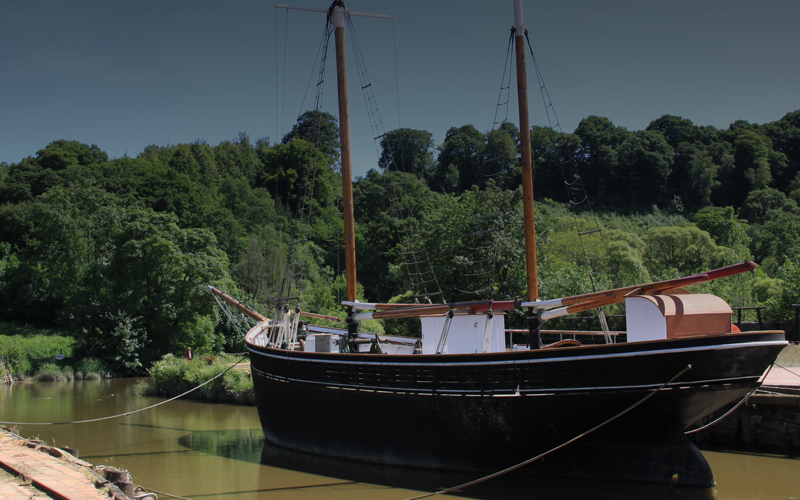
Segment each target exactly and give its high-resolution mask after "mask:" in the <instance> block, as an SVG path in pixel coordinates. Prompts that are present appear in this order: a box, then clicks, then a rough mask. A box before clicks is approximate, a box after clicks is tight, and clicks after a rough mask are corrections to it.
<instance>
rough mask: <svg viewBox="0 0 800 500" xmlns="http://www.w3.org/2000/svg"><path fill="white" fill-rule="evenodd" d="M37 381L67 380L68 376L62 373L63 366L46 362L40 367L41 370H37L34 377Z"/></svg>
mask: <svg viewBox="0 0 800 500" xmlns="http://www.w3.org/2000/svg"><path fill="white" fill-rule="evenodd" d="M34 378H35V380H36V381H37V382H66V381H67V377H65V376H64V374H63V373H61V368H59V367H58V366H57V365H56V364H54V363H44V364H43V365H42V366H40V367H39V370H38V371H37V372H36V376H35V377H34Z"/></svg>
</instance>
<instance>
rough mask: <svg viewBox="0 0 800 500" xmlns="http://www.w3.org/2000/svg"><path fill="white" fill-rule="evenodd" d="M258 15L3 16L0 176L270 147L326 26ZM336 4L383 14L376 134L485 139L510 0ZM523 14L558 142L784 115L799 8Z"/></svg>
mask: <svg viewBox="0 0 800 500" xmlns="http://www.w3.org/2000/svg"><path fill="white" fill-rule="evenodd" d="M275 3H277V2H275ZM275 3H268V2H263V1H258V2H257V1H250V0H226V1H222V0H215V1H211V0H191V1H189V0H162V1H151V0H139V1H136V2H133V1H127V0H118V1H107V0H104V1H99V0H71V1H69V2H65V1H60V0H3V1H2V2H0V162H2V161H4V162H8V163H15V162H18V161H20V160H22V159H23V158H24V157H26V156H29V155H34V154H35V153H36V151H37V150H39V149H41V148H43V147H45V146H46V145H47V144H48V143H50V142H51V141H54V140H56V139H71V140H78V141H81V142H85V143H87V144H97V145H98V146H99V147H100V148H101V149H103V150H104V151H106V152H107V153H108V154H109V156H111V157H112V158H113V157H121V156H123V155H125V154H126V153H127V154H128V155H129V156H136V155H138V154H139V153H140V152H141V151H142V150H143V149H144V148H145V147H146V146H148V145H150V144H156V145H167V144H176V143H181V142H193V141H195V140H198V139H204V140H206V141H208V142H209V143H210V144H212V145H214V144H217V143H219V142H220V141H223V140H232V139H234V138H235V137H236V136H237V135H238V133H239V132H246V133H248V134H249V135H250V137H251V138H252V139H253V140H255V139H258V138H262V137H269V138H270V140H271V141H273V142H274V141H275V140H276V139H277V140H279V139H280V137H282V135H283V134H285V133H286V132H287V131H288V130H289V129H290V128H291V125H292V124H293V123H294V121H295V119H296V118H297V115H298V114H299V113H300V112H301V111H302V110H303V109H308V108H309V107H311V106H313V90H311V91H310V92H312V93H311V94H309V95H308V96H306V100H305V105H304V106H303V105H302V103H303V95H304V92H305V89H306V86H307V84H308V83H309V79H310V77H312V65H313V64H314V60H315V57H316V53H317V48H318V47H319V43H320V40H321V38H322V32H323V29H324V23H325V21H324V17H323V16H322V15H321V14H315V13H309V12H298V11H289V13H288V16H287V12H286V10H276V9H275ZM280 3H284V4H289V5H295V6H304V7H311V8H319V9H325V8H327V7H328V6H329V2H328V1H326V0H281V2H280ZM347 5H348V7H349V8H350V10H352V11H362V12H374V13H380V14H386V13H391V14H392V15H394V20H392V21H388V20H382V19H369V18H354V24H355V28H356V34H357V36H358V40H359V42H360V46H361V49H362V52H363V55H364V58H365V62H366V69H367V71H368V73H369V75H370V79H371V81H372V83H373V89H374V93H375V97H376V99H377V102H378V106H379V110H380V113H381V117H382V119H383V124H384V127H385V129H386V130H392V129H394V128H397V127H410V128H417V129H423V130H428V131H430V132H431V133H432V134H433V135H434V138H435V140H436V141H437V143H440V142H441V141H442V140H443V139H444V135H445V133H446V131H447V129H448V128H449V127H451V126H461V125H465V124H472V125H474V126H475V127H476V128H478V129H479V130H483V131H487V130H489V129H491V128H492V121H493V118H494V113H495V104H496V102H497V97H498V92H499V88H500V82H501V77H502V72H503V65H504V61H505V56H506V47H507V42H508V36H509V29H510V27H511V24H512V22H513V19H512V10H511V0H503V1H498V0H492V1H487V0H483V1H478V0H460V1H458V0H427V1H420V0H402V1H401V0H350V1H349V2H347ZM524 10H525V24H526V26H527V28H528V31H529V36H530V39H531V43H532V44H533V48H534V53H535V55H536V58H537V61H538V63H539V66H540V68H541V70H542V73H543V75H544V78H545V83H546V84H547V89H548V91H549V94H550V98H551V100H552V102H553V105H554V108H555V110H556V112H557V114H558V117H559V119H560V123H561V126H562V128H563V129H564V131H566V132H571V131H573V130H574V129H575V127H577V125H578V123H579V122H580V120H581V119H582V118H585V117H587V116H589V115H600V116H605V117H607V118H609V119H610V120H611V121H612V122H613V123H614V124H616V125H619V126H623V127H626V128H627V129H629V130H641V129H643V128H645V127H646V126H647V125H648V124H649V123H650V122H651V121H652V120H654V119H656V118H658V117H659V116H661V115H663V114H673V115H679V116H682V117H684V118H688V119H690V120H692V121H693V122H694V123H695V124H697V125H713V126H715V127H718V128H727V127H728V126H729V125H730V123H732V122H733V121H735V120H738V119H743V120H747V121H750V122H755V123H765V122H771V121H775V120H778V119H780V118H781V117H782V116H783V115H784V114H786V113H787V112H790V111H794V110H797V109H800V62H799V61H800V60H798V57H797V52H798V49H800V30H798V29H797V22H798V20H799V19H800V2H799V1H796V0H761V1H757V2H756V1H748V2H744V1H738V0H727V1H723V0H693V1H686V0H673V1H661V2H641V1H632V0H604V1H599V0H559V1H558V2H541V1H528V0H525V1H524ZM287 28H288V31H287ZM286 42H288V45H287V43H286ZM348 50H350V51H351V53H352V46H351V45H349V44H348ZM332 51H333V48H332V47H331V54H332ZM284 60H285V69H286V71H285V72H284ZM349 64H350V66H349V67H350V69H351V70H352V69H355V64H354V63H352V62H350V63H349ZM531 66H532V65H531V64H530V62H529V69H530V68H531ZM334 70H335V64H334V62H333V56H332V55H331V58H330V61H329V65H328V72H329V77H328V80H327V82H328V83H326V87H325V98H324V101H323V109H325V110H326V111H329V112H331V113H333V114H337V108H336V102H335V96H336V90H335V85H334V82H335V77H334V76H333V73H334ZM284 78H285V80H284ZM313 78H314V79H315V78H316V75H314V76H313ZM533 78H534V75H533V73H532V72H531V71H529V79H530V80H531V81H533ZM284 81H285V85H284ZM284 87H285V88H284ZM312 87H313V82H312ZM398 88H399V91H398ZM350 102H351V121H352V129H351V134H352V135H353V138H354V141H353V170H354V173H355V175H363V174H364V173H365V172H366V171H367V170H368V169H369V168H372V167H374V166H375V164H376V162H377V153H376V151H375V146H374V143H373V141H372V138H371V133H370V131H369V129H368V128H367V126H366V123H367V116H366V113H365V106H364V104H363V100H362V98H361V93H360V91H359V89H358V87H357V85H356V78H355V77H354V76H351V77H350ZM530 103H531V114H532V118H531V121H532V123H534V124H546V120H545V118H544V114H543V109H542V105H541V98H540V97H539V95H538V89H537V86H536V85H534V84H531V96H530ZM512 105H513V106H515V102H513V101H512ZM513 109H514V108H512V110H513ZM511 118H512V120H513V121H516V117H515V116H514V113H513V112H512V113H511Z"/></svg>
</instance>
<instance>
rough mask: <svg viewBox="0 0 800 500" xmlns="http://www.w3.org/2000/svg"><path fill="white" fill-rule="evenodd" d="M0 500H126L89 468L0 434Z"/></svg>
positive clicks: (66, 456)
mask: <svg viewBox="0 0 800 500" xmlns="http://www.w3.org/2000/svg"><path fill="white" fill-rule="evenodd" d="M0 468H1V469H3V471H4V472H2V474H0V500H28V499H31V498H35V499H51V498H52V499H60V500H109V498H112V499H116V500H127V499H128V498H129V497H128V496H126V495H124V494H123V493H122V492H121V491H120V490H119V488H117V487H116V486H114V485H113V484H111V483H109V482H108V481H106V480H105V479H103V478H102V477H100V476H98V475H97V474H96V473H94V472H93V470H92V464H90V463H88V462H84V461H82V460H79V459H76V458H74V457H73V456H72V455H70V454H69V453H66V452H64V451H63V450H60V449H58V448H53V447H49V446H45V445H42V444H41V443H38V442H35V441H28V440H24V439H20V437H19V436H17V435H15V434H13V433H11V432H0Z"/></svg>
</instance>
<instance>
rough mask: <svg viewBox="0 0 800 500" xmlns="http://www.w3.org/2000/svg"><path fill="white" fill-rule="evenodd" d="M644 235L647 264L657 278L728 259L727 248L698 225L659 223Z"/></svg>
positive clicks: (681, 274) (697, 269) (692, 271)
mask: <svg viewBox="0 0 800 500" xmlns="http://www.w3.org/2000/svg"><path fill="white" fill-rule="evenodd" d="M643 239H644V242H645V245H646V249H645V252H644V255H645V264H646V265H647V268H648V269H649V271H650V273H651V275H652V276H653V278H654V279H659V280H660V279H670V278H677V277H679V276H686V275H690V274H694V273H699V272H702V271H706V270H708V269H712V268H714V267H718V266H720V265H723V264H724V263H725V262H724V259H725V257H726V253H725V251H724V250H723V249H722V248H721V247H718V246H717V245H716V244H715V243H714V241H713V240H712V239H711V236H710V235H709V234H708V233H707V232H705V231H702V230H700V228H698V227H696V226H684V227H677V226H671V227H656V228H653V229H650V230H648V231H647V233H645V235H644V238H643Z"/></svg>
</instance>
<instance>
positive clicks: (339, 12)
mask: <svg viewBox="0 0 800 500" xmlns="http://www.w3.org/2000/svg"><path fill="white" fill-rule="evenodd" d="M329 15H330V18H331V22H332V23H333V27H334V29H335V32H334V35H335V38H336V77H337V78H336V82H337V85H338V88H339V139H340V142H341V153H342V198H343V200H344V201H343V207H342V212H343V213H342V216H343V217H344V262H345V270H346V273H347V300H348V301H350V302H355V301H356V300H357V299H358V296H357V291H356V241H355V217H354V215H353V171H352V167H351V164H350V111H349V108H348V102H347V61H346V59H345V43H344V42H345V38H344V25H345V19H346V16H347V9H346V8H345V6H344V2H343V1H342V0H335V1H334V2H333V5H331V9H330V14H329Z"/></svg>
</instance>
